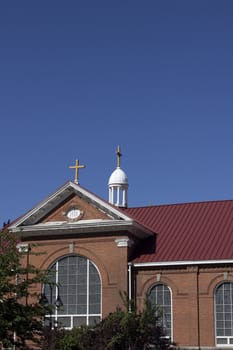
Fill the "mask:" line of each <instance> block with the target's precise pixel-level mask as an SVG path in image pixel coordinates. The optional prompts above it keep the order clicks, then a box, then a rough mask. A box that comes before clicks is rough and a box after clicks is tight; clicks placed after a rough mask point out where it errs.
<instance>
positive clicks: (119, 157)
mask: <svg viewBox="0 0 233 350" xmlns="http://www.w3.org/2000/svg"><path fill="white" fill-rule="evenodd" d="M116 154H117V167H118V168H120V166H121V156H122V154H121V149H120V145H118V147H117V152H116Z"/></svg>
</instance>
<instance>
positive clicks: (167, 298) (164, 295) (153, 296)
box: [148, 283, 172, 339]
mask: <svg viewBox="0 0 233 350" xmlns="http://www.w3.org/2000/svg"><path fill="white" fill-rule="evenodd" d="M148 300H149V302H150V303H151V304H152V305H156V307H157V314H158V319H159V322H160V324H161V326H162V327H163V329H164V332H165V334H166V336H168V337H170V338H171V339H172V304H171V290H170V288H169V287H168V286H166V285H165V284H161V283H160V284H156V285H154V286H152V287H151V288H150V290H149V292H148Z"/></svg>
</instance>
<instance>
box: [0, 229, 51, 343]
mask: <svg viewBox="0 0 233 350" xmlns="http://www.w3.org/2000/svg"><path fill="white" fill-rule="evenodd" d="M17 243H18V242H17V240H16V238H15V237H14V235H13V234H12V233H10V232H8V231H7V230H3V231H0V341H1V342H2V344H3V345H4V346H5V347H11V346H13V345H15V346H16V348H19V349H22V348H23V349H26V348H27V347H26V343H27V341H31V342H35V341H38V336H39V335H40V334H41V332H42V329H43V324H42V317H43V315H44V314H45V312H46V310H45V308H44V307H43V306H41V305H40V303H39V296H37V295H36V294H33V293H32V292H31V291H30V289H31V287H32V286H33V285H34V284H35V283H37V282H42V281H43V280H44V279H45V274H44V273H43V272H42V271H40V270H38V269H36V268H35V267H34V266H32V265H29V263H27V262H28V259H27V257H25V254H29V250H28V252H26V253H25V252H20V251H19V249H17ZM31 290H32V289H31Z"/></svg>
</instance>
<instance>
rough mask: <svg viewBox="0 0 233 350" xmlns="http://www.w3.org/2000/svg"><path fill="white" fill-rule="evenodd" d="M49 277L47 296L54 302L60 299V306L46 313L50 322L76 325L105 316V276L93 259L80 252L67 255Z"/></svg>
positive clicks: (93, 322) (61, 324) (47, 298)
mask: <svg viewBox="0 0 233 350" xmlns="http://www.w3.org/2000/svg"><path fill="white" fill-rule="evenodd" d="M48 278H49V283H48V284H46V285H44V286H43V295H44V298H45V299H46V300H47V301H48V303H49V304H52V305H54V304H55V305H57V301H59V304H60V305H59V306H60V307H54V308H53V312H52V313H51V314H50V315H47V316H46V323H47V324H50V326H52V327H53V326H54V325H55V324H57V325H58V326H62V327H65V328H73V327H77V326H80V325H83V324H86V325H91V324H95V323H96V322H99V321H100V320H101V280H100V274H99V272H98V270H97V268H96V266H95V265H94V263H93V262H92V261H90V260H89V259H87V258H86V257H84V256H80V255H69V256H65V257H63V258H61V259H59V260H57V261H56V262H55V263H54V264H53V265H52V266H51V267H50V268H49V273H48Z"/></svg>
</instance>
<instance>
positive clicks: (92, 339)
mask: <svg viewBox="0 0 233 350" xmlns="http://www.w3.org/2000/svg"><path fill="white" fill-rule="evenodd" d="M170 345H171V343H170V341H169V340H168V339H167V338H166V337H164V332H163V329H162V327H161V326H160V325H159V322H158V318H157V316H156V309H155V307H152V306H151V305H150V304H149V303H148V302H146V303H145V308H144V310H143V311H142V312H141V313H137V312H136V311H135V310H133V311H131V312H129V311H124V310H121V309H117V310H116V311H115V312H113V313H111V314H110V315H109V316H107V317H106V318H105V319H104V320H102V322H100V323H99V324H96V325H95V326H94V327H93V326H92V327H87V326H82V327H80V328H76V329H73V330H71V331H65V330H60V331H59V330H56V335H55V333H54V334H53V342H52V347H51V350H153V349H156V350H166V349H168V348H169V347H170Z"/></svg>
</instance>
